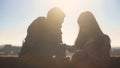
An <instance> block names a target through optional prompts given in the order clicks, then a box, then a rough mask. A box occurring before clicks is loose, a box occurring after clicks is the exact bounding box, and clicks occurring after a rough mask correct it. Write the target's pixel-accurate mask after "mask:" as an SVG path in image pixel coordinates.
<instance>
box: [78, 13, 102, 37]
mask: <svg viewBox="0 0 120 68" xmlns="http://www.w3.org/2000/svg"><path fill="white" fill-rule="evenodd" d="M78 24H79V26H80V31H81V32H84V33H87V34H89V35H95V34H99V33H102V31H101V29H100V27H99V25H98V23H97V21H96V19H95V17H94V15H93V14H92V13H91V12H89V11H86V12H83V13H81V14H80V16H79V18H78Z"/></svg>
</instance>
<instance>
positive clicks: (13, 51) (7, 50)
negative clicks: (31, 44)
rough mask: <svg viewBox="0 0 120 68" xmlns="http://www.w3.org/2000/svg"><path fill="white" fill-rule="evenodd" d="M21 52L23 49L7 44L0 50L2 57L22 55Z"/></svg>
mask: <svg viewBox="0 0 120 68" xmlns="http://www.w3.org/2000/svg"><path fill="white" fill-rule="evenodd" d="M20 50H21V47H18V46H12V45H11V44H6V45H3V46H2V47H1V48H0V55H18V54H19V53H20Z"/></svg>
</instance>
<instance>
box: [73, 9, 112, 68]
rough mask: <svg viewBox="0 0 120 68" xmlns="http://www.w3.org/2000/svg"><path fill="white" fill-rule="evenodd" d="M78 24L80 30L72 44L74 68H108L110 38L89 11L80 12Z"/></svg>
mask: <svg viewBox="0 0 120 68" xmlns="http://www.w3.org/2000/svg"><path fill="white" fill-rule="evenodd" d="M78 24H79V27H80V31H79V34H78V37H77V39H76V42H75V45H74V47H76V48H77V50H76V52H75V54H74V55H73V56H72V60H71V62H72V63H73V65H74V68H109V65H110V50H111V46H110V38H109V37H108V36H107V35H106V34H104V33H103V32H102V31H101V29H100V27H99V25H98V23H97V21H96V19H95V17H94V16H93V14H92V13H91V12H89V11H86V12H83V13H81V15H80V16H79V18H78Z"/></svg>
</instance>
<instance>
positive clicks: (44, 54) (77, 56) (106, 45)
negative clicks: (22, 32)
mask: <svg viewBox="0 0 120 68" xmlns="http://www.w3.org/2000/svg"><path fill="white" fill-rule="evenodd" d="M64 17H65V14H64V12H63V11H62V10H61V9H60V8H58V7H55V8H52V9H50V10H49V12H48V14H47V17H39V18H37V19H36V20H34V21H33V22H32V24H31V25H30V26H29V27H28V31H27V36H26V39H25V42H24V43H23V47H22V49H21V53H20V56H19V57H20V59H21V60H22V61H23V63H26V64H28V65H31V67H32V66H33V68H35V67H36V68H48V67H49V68H56V67H58V68H63V67H64V68H67V67H69V66H70V67H72V68H108V67H109V64H110V49H111V47H110V39H109V37H108V36H107V35H105V34H104V33H103V32H102V31H101V29H100V27H99V26H98V24H97V21H96V19H95V17H94V16H93V14H92V13H91V12H88V11H86V12H83V13H81V14H80V16H79V18H78V24H79V26H80V31H79V34H78V37H77V39H76V41H75V45H74V46H66V45H64V44H62V32H61V26H62V22H63V20H64ZM66 49H67V50H69V51H70V52H74V55H73V56H72V59H71V60H69V59H68V58H66ZM67 63H69V64H68V66H67Z"/></svg>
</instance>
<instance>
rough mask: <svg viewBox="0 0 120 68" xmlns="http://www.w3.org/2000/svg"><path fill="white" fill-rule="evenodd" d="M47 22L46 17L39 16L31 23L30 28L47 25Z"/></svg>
mask: <svg viewBox="0 0 120 68" xmlns="http://www.w3.org/2000/svg"><path fill="white" fill-rule="evenodd" d="M45 22H46V18H45V17H38V18H36V19H35V20H34V21H33V22H32V23H31V24H30V25H29V27H28V30H31V29H33V28H38V27H41V26H43V25H45Z"/></svg>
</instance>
